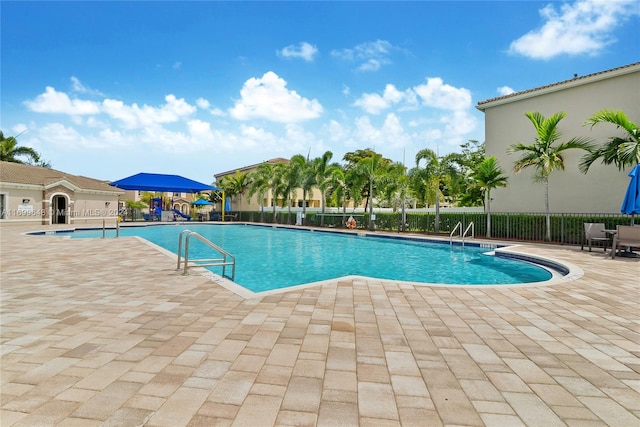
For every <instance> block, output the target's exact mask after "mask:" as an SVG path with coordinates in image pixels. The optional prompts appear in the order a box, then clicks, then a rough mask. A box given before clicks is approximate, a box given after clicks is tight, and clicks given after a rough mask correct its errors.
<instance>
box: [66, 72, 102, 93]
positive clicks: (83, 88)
mask: <svg viewBox="0 0 640 427" xmlns="http://www.w3.org/2000/svg"><path fill="white" fill-rule="evenodd" d="M71 88H72V90H73V91H74V92H78V93H83V94H86V95H94V96H104V93H102V92H100V91H99V90H96V89H92V88H90V87H89V86H87V85H85V84H84V83H82V82H81V81H80V79H79V78H77V77H75V76H71Z"/></svg>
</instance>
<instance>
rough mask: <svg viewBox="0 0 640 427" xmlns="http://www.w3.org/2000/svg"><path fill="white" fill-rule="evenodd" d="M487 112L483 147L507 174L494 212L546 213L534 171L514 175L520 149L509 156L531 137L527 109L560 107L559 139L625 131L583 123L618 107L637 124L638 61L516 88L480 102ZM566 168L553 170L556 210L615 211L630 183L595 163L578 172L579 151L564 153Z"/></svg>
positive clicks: (600, 138)
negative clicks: (511, 149) (512, 147)
mask: <svg viewBox="0 0 640 427" xmlns="http://www.w3.org/2000/svg"><path fill="white" fill-rule="evenodd" d="M476 108H478V109H479V110H480V111H482V112H484V114H485V148H486V155H487V156H495V157H496V158H497V159H498V161H499V162H500V165H501V167H502V168H503V169H504V170H505V172H506V173H507V174H508V176H509V182H508V186H507V187H506V188H497V189H495V190H492V191H491V196H492V202H491V210H492V211H493V212H544V186H543V185H542V184H541V183H536V182H534V181H533V175H534V170H533V168H528V169H526V170H524V171H522V172H520V173H519V174H514V173H513V164H514V162H515V161H516V160H518V159H519V158H520V156H521V155H522V153H518V152H516V153H513V154H508V153H507V150H508V147H509V146H510V145H511V144H514V143H517V142H521V143H523V144H527V145H528V144H532V143H533V142H534V141H535V136H536V134H535V129H534V127H533V124H532V123H531V122H530V121H529V119H528V118H527V117H526V116H525V113H526V112H527V111H532V112H539V113H541V114H542V115H544V116H545V117H549V116H552V115H553V114H555V113H558V112H560V111H564V112H566V117H565V118H564V119H562V120H561V121H560V123H559V126H558V128H559V130H560V132H561V133H562V137H561V138H560V139H559V140H558V142H557V143H562V142H565V141H567V140H569V139H570V138H572V137H575V136H585V137H591V138H593V139H594V140H595V141H596V142H597V143H599V144H601V143H604V142H607V141H608V140H609V139H610V138H611V137H612V136H624V134H625V132H624V131H621V130H620V129H617V128H616V127H615V126H614V125H610V124H604V123H603V124H599V125H597V126H595V127H593V128H592V127H591V126H589V125H587V126H585V125H584V123H585V121H586V120H587V119H588V118H589V117H591V116H592V115H593V114H594V113H596V112H598V111H601V110H605V109H607V110H621V111H623V112H624V113H625V114H626V115H627V117H628V118H629V120H630V121H632V122H635V123H639V122H640V62H639V63H635V64H631V65H627V66H623V67H619V68H615V69H612V70H607V71H602V72H599V73H594V74H589V75H586V76H574V77H573V78H572V79H570V80H565V81H561V82H559V83H554V84H550V85H547V86H543V87H538V88H535V89H530V90H526V91H522V92H517V93H514V94H511V95H507V96H502V97H499V98H494V99H489V100H486V101H481V102H479V103H478V105H477V107H476ZM564 153H565V170H564V171H562V170H558V171H554V172H552V173H551V176H550V179H549V204H550V210H551V212H557V213H619V212H620V206H621V204H622V200H623V198H624V193H625V191H626V188H627V185H628V183H629V177H628V176H627V174H628V173H629V169H626V170H623V171H619V170H618V169H617V168H616V167H615V165H609V166H604V165H602V164H601V163H600V161H598V162H596V163H594V164H593V165H592V166H591V168H590V170H589V172H588V174H586V175H585V174H582V173H581V172H580V171H579V170H578V162H579V160H580V158H581V157H582V156H583V155H584V154H585V152H584V151H582V150H568V151H565V152H564Z"/></svg>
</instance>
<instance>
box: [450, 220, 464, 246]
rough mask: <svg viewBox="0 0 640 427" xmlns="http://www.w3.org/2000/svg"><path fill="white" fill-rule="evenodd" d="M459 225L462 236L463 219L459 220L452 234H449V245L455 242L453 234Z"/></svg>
mask: <svg viewBox="0 0 640 427" xmlns="http://www.w3.org/2000/svg"><path fill="white" fill-rule="evenodd" d="M458 227H460V237H462V221H458V223H457V224H456V226H455V227H453V231H452V232H451V234H449V245H452V244H453V235H454V234H455V232H456V230H457V229H458Z"/></svg>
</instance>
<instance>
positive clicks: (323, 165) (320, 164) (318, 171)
mask: <svg viewBox="0 0 640 427" xmlns="http://www.w3.org/2000/svg"><path fill="white" fill-rule="evenodd" d="M332 157H333V153H332V152H331V151H325V153H324V154H323V155H322V157H317V158H315V159H313V170H314V173H315V181H316V185H317V186H318V188H319V189H320V205H321V209H322V216H321V218H320V225H321V226H323V225H324V208H325V205H326V196H327V190H328V189H329V186H330V185H331V174H332V170H331V169H332V168H334V167H336V166H335V165H331V164H329V162H330V161H331V158H332Z"/></svg>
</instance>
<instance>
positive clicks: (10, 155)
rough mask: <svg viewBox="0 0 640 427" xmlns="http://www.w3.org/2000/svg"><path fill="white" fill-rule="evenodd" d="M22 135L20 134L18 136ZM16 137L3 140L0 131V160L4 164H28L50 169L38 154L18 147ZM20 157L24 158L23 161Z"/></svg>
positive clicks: (30, 149) (27, 148)
mask: <svg viewBox="0 0 640 427" xmlns="http://www.w3.org/2000/svg"><path fill="white" fill-rule="evenodd" d="M20 135H22V133H20V134H19V135H18V136H20ZM17 138H18V137H17V136H8V137H6V138H5V136H4V133H3V132H2V131H1V130H0V160H2V161H4V162H12V163H21V164H29V165H35V166H42V167H45V168H50V167H51V164H50V163H49V162H45V161H44V160H42V159H41V158H40V154H38V152H37V151H36V150H34V149H33V148H30V147H20V146H18V139H17ZM20 157H26V158H27V160H26V161H24V160H22V159H21V158H20Z"/></svg>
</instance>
